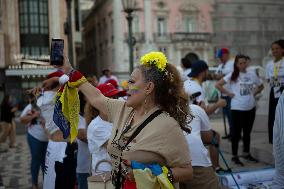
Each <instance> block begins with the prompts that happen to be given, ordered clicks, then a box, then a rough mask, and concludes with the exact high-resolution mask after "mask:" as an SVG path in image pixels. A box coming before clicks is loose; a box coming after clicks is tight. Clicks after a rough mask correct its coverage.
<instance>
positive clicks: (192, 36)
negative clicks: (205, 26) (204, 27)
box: [171, 32, 212, 42]
mask: <svg viewBox="0 0 284 189" xmlns="http://www.w3.org/2000/svg"><path fill="white" fill-rule="evenodd" d="M171 39H172V41H173V42H179V41H193V42H195V41H196V42H211V40H212V34H210V33H183V32H180V33H173V34H171Z"/></svg>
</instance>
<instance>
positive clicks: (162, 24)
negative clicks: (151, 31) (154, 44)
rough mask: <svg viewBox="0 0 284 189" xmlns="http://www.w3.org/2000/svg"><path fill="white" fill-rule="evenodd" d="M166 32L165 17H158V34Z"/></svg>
mask: <svg viewBox="0 0 284 189" xmlns="http://www.w3.org/2000/svg"><path fill="white" fill-rule="evenodd" d="M166 33H167V22H166V18H164V17H159V18H158V36H163V35H165V34H166Z"/></svg>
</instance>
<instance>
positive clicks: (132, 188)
mask: <svg viewBox="0 0 284 189" xmlns="http://www.w3.org/2000/svg"><path fill="white" fill-rule="evenodd" d="M122 189H137V188H136V183H135V182H133V181H130V180H129V179H126V180H125V181H124V183H123V187H122Z"/></svg>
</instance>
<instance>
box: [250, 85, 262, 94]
mask: <svg viewBox="0 0 284 189" xmlns="http://www.w3.org/2000/svg"><path fill="white" fill-rule="evenodd" d="M263 89H264V86H263V85H260V86H258V87H257V88H256V89H255V91H254V93H253V95H254V96H255V95H257V94H259V93H260V92H261V91H262V90H263Z"/></svg>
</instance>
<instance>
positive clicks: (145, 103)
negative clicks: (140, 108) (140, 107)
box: [144, 96, 147, 115]
mask: <svg viewBox="0 0 284 189" xmlns="http://www.w3.org/2000/svg"><path fill="white" fill-rule="evenodd" d="M146 106H147V96H146V98H145V100H144V115H145V114H147V108H146Z"/></svg>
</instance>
